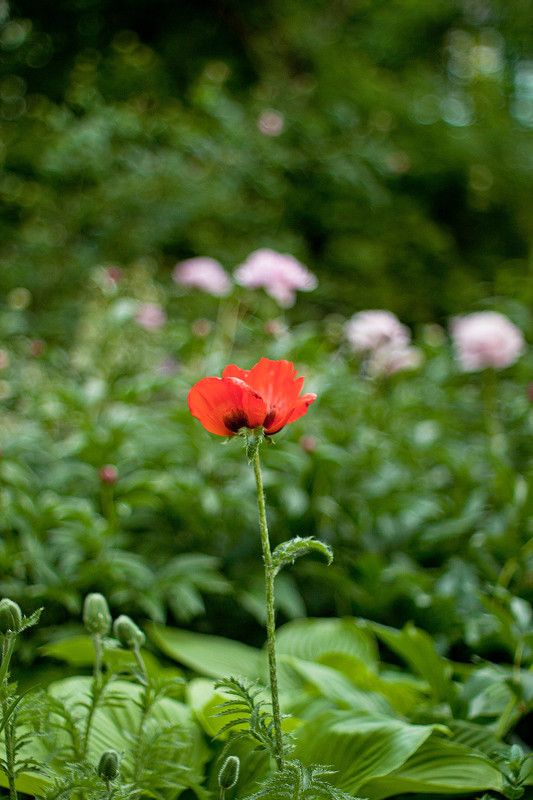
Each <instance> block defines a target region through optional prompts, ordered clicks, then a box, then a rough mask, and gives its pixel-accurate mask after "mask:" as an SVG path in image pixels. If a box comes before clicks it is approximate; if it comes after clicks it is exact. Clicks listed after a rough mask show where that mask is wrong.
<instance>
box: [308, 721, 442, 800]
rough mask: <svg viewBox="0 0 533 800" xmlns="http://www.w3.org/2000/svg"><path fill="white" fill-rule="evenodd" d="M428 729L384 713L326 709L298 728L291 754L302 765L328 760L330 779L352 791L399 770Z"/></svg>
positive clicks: (428, 727) (354, 791)
mask: <svg viewBox="0 0 533 800" xmlns="http://www.w3.org/2000/svg"><path fill="white" fill-rule="evenodd" d="M433 730H434V727H433V726H432V725H410V724H409V723H407V722H403V721H402V720H396V719H390V718H389V717H386V716H385V715H378V714H371V713H365V712H354V711H353V710H350V711H330V712H326V713H323V714H320V715H319V716H318V717H316V718H315V719H313V720H312V721H311V722H310V723H309V724H307V725H305V726H304V727H302V728H300V729H299V731H298V734H297V738H296V748H295V751H294V755H295V757H296V758H298V759H300V760H301V761H302V762H303V763H306V764H309V763H322V764H330V765H331V766H332V767H333V768H334V769H335V770H337V774H336V775H333V776H332V779H331V782H332V783H334V784H335V785H336V786H338V787H339V788H341V789H342V790H343V791H347V792H352V793H354V794H357V793H360V792H359V788H360V787H361V786H362V785H363V784H364V783H365V782H366V781H368V780H370V779H371V778H375V777H380V776H383V775H388V774H389V773H391V772H393V771H394V770H397V769H399V768H400V767H401V766H402V765H403V764H404V763H405V762H406V761H407V759H408V758H409V757H410V756H412V755H413V753H415V752H416V751H417V750H418V748H419V747H420V746H421V745H422V744H423V743H424V742H425V741H426V740H427V739H428V738H429V736H430V735H431V733H432V731H433Z"/></svg>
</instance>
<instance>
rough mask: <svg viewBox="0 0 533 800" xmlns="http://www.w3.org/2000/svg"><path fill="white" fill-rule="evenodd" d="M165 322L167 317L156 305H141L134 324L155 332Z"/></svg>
mask: <svg viewBox="0 0 533 800" xmlns="http://www.w3.org/2000/svg"><path fill="white" fill-rule="evenodd" d="M166 321H167V315H166V314H165V312H164V311H163V309H162V308H161V306H159V305H157V303H141V305H140V306H139V310H138V311H137V313H136V315H135V322H137V324H138V325H140V326H141V328H144V329H145V330H147V331H157V330H159V328H162V327H163V325H164V324H165V322H166Z"/></svg>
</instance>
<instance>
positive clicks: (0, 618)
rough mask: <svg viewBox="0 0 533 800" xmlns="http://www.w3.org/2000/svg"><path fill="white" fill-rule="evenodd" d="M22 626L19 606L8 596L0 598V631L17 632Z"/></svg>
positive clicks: (6, 632)
mask: <svg viewBox="0 0 533 800" xmlns="http://www.w3.org/2000/svg"><path fill="white" fill-rule="evenodd" d="M21 627H22V611H21V610H20V606H19V605H18V604H17V603H15V602H14V601H13V600H10V599H9V598H8V597H4V599H3V600H0V633H3V634H4V636H7V635H8V634H9V633H18V632H19V631H20V629H21Z"/></svg>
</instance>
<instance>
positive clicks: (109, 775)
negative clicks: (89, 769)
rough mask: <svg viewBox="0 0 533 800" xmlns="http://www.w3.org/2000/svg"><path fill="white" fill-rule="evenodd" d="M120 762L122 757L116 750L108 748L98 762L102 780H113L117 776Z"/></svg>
mask: <svg viewBox="0 0 533 800" xmlns="http://www.w3.org/2000/svg"><path fill="white" fill-rule="evenodd" d="M119 762H120V758H119V755H118V753H117V751H116V750H106V751H105V752H104V753H102V755H101V756H100V761H99V762H98V775H99V776H100V777H101V778H102V780H104V781H112V780H114V779H115V778H116V777H117V775H118V765H119Z"/></svg>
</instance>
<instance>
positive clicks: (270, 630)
mask: <svg viewBox="0 0 533 800" xmlns="http://www.w3.org/2000/svg"><path fill="white" fill-rule="evenodd" d="M253 465H254V473H255V482H256V487H257V508H258V511H259V530H260V533H261V545H262V548H263V562H264V565H265V588H266V607H267V649H268V672H269V678H270V693H271V695H272V717H273V720H274V742H275V757H276V762H277V765H278V769H280V770H282V769H283V741H282V737H281V712H280V707H279V692H278V674H277V667H276V621H275V610H274V575H275V571H274V567H273V565H272V553H271V550H270V540H269V537H268V526H267V519H266V509H265V493H264V490H263V479H262V476H261V466H260V463H259V448H257V449H256V450H255V453H254V456H253Z"/></svg>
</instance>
